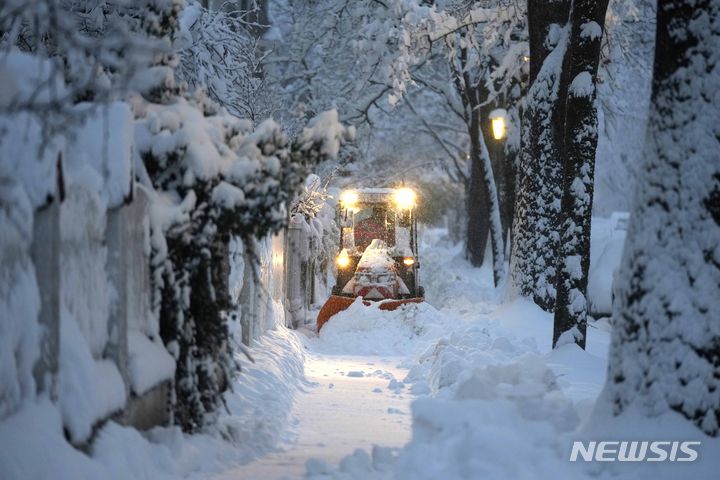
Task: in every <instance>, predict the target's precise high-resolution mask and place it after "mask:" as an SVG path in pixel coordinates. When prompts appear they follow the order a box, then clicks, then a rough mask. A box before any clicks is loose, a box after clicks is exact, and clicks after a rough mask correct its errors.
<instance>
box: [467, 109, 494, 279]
mask: <svg viewBox="0 0 720 480" xmlns="http://www.w3.org/2000/svg"><path fill="white" fill-rule="evenodd" d="M479 131H480V128H479V115H478V114H477V113H474V114H473V115H472V120H471V121H470V125H468V133H469V135H470V178H469V180H468V186H467V189H466V193H465V203H466V209H467V229H466V231H465V255H466V257H467V259H468V261H469V262H470V263H471V264H472V265H473V266H474V267H480V266H482V264H483V260H484V259H485V249H486V248H487V241H488V235H489V233H490V221H489V220H490V219H489V217H488V214H487V212H488V208H487V207H488V203H487V199H488V188H487V183H486V181H485V178H484V175H483V166H482V159H481V152H480V142H479V141H478V138H477V132H479ZM473 132H475V133H474V134H473Z"/></svg>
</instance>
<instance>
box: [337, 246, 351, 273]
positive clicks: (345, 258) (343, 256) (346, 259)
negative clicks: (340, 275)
mask: <svg viewBox="0 0 720 480" xmlns="http://www.w3.org/2000/svg"><path fill="white" fill-rule="evenodd" d="M335 262H336V263H337V266H338V267H339V268H346V267H347V266H348V265H350V255H348V253H347V249H345V248H343V249H342V251H341V252H340V254H339V255H338V256H337V258H336V259H335Z"/></svg>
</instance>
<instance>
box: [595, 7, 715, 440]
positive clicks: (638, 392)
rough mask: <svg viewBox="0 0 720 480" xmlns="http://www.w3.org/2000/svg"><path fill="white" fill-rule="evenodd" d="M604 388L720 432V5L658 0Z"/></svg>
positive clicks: (620, 398)
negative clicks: (646, 113) (643, 130)
mask: <svg viewBox="0 0 720 480" xmlns="http://www.w3.org/2000/svg"><path fill="white" fill-rule="evenodd" d="M655 51H656V55H655V65H654V78H653V93H652V109H651V115H650V120H649V126H648V137H647V139H646V161H645V164H644V168H643V170H642V174H641V178H639V179H638V186H637V194H636V201H635V207H634V210H633V212H632V220H631V224H630V228H629V231H628V237H627V241H626V242H627V243H626V246H625V251H624V254H623V261H622V267H621V272H620V283H619V285H618V287H617V292H618V297H617V298H616V303H615V305H614V312H613V316H614V319H615V328H614V329H613V338H612V344H611V348H610V365H609V371H608V377H607V378H608V380H607V384H606V387H605V391H604V397H605V400H606V401H607V402H609V403H610V405H611V406H612V408H613V412H614V414H616V415H618V414H621V413H623V412H624V411H626V410H629V409H630V408H634V409H637V410H639V411H641V412H643V413H644V414H646V415H648V416H655V415H659V414H662V413H663V412H666V411H668V410H674V411H676V412H678V413H679V414H681V415H682V416H684V417H685V418H687V419H688V421H690V422H692V423H694V424H695V425H697V426H698V428H700V429H701V430H702V431H704V432H705V433H706V434H708V435H711V436H717V435H718V434H719V433H720V380H719V379H720V321H719V320H718V318H719V317H718V313H717V312H718V311H720V297H719V296H718V291H720V250H719V248H720V247H718V245H720V243H719V242H718V240H719V239H720V161H718V151H719V150H720V142H719V141H718V130H717V128H718V125H719V124H720V97H718V95H717V88H718V79H720V66H719V65H720V2H718V1H717V0H703V1H700V2H690V1H685V0H661V1H660V2H658V9H657V44H656V47H655Z"/></svg>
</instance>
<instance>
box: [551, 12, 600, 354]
mask: <svg viewBox="0 0 720 480" xmlns="http://www.w3.org/2000/svg"><path fill="white" fill-rule="evenodd" d="M607 6H608V2H607V0H604V1H603V0H601V1H597V0H573V5H572V10H571V14H570V21H569V23H568V27H569V29H570V32H569V43H568V50H567V52H566V54H565V59H564V61H563V71H562V77H561V88H560V90H561V93H560V95H561V99H563V100H564V102H565V107H564V110H565V120H564V125H563V140H562V143H561V158H562V160H563V172H562V178H563V183H562V188H563V195H562V200H561V203H560V218H559V223H560V245H559V248H558V258H557V264H556V265H557V267H556V271H557V288H556V291H557V296H556V299H555V322H554V324H555V325H554V331H553V346H557V345H558V344H561V343H563V341H564V340H567V341H574V342H575V343H577V344H578V345H580V346H581V347H582V348H585V334H586V329H587V299H586V296H587V285H588V272H589V271H590V221H591V218H592V205H593V188H594V182H595V152H596V150H597V143H598V119H597V108H596V91H597V89H596V84H597V70H598V63H599V61H600V46H601V41H602V35H603V26H604V24H605V12H606V10H607ZM563 335H565V338H563V339H561V337H562V336H563Z"/></svg>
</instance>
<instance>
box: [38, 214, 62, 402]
mask: <svg viewBox="0 0 720 480" xmlns="http://www.w3.org/2000/svg"><path fill="white" fill-rule="evenodd" d="M60 205H61V204H60V202H59V201H58V200H53V202H52V203H50V204H49V205H48V206H46V207H45V208H43V209H41V210H38V211H37V212H36V213H35V219H34V223H33V241H32V245H31V247H30V252H31V256H32V259H33V264H34V265H35V271H36V274H35V276H36V278H37V283H38V290H39V292H40V313H39V315H38V323H39V324H40V327H41V337H40V357H39V358H38V360H37V362H36V363H35V366H34V368H33V375H34V377H35V383H36V385H37V390H38V393H46V394H48V395H49V396H50V398H51V399H52V400H53V401H54V400H56V399H57V373H58V365H59V360H60V277H61V275H60V273H61V272H60Z"/></svg>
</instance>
